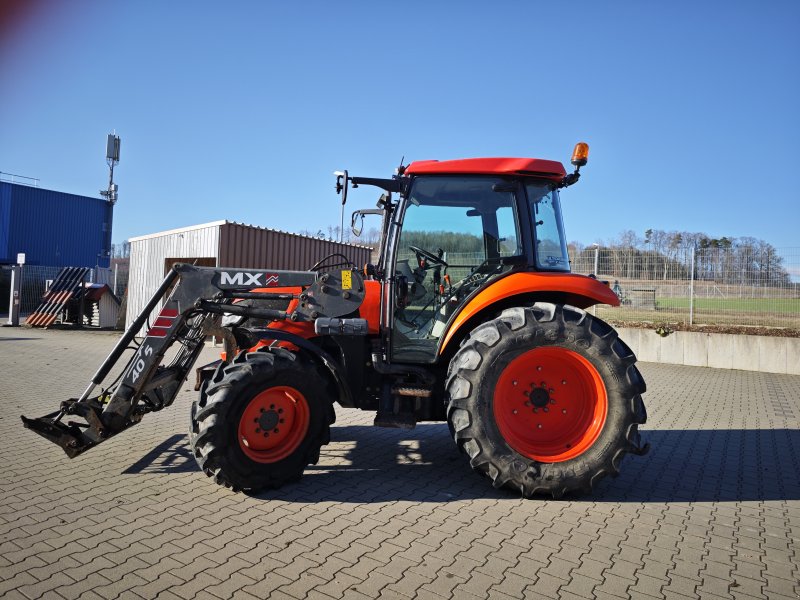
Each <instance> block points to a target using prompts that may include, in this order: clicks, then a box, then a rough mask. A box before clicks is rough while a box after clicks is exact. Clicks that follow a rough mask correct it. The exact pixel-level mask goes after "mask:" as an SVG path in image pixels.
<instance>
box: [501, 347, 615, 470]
mask: <svg viewBox="0 0 800 600" xmlns="http://www.w3.org/2000/svg"><path fill="white" fill-rule="evenodd" d="M607 414H608V394H607V392H606V386H605V384H604V383H603V379H602V378H601V377H600V374H599V373H598V372H597V369H595V368H594V366H593V365H592V363H590V362H589V361H588V360H586V359H585V358H584V357H583V356H581V355H580V354H578V353H576V352H572V351H571V350H567V349H565V348H559V347H555V346H548V347H542V348H534V349H533V350H529V351H527V352H523V353H522V354H520V355H519V356H518V357H517V358H515V359H514V360H512V361H511V362H510V363H509V364H508V366H507V367H506V368H505V369H504V370H503V372H502V373H501V375H500V378H499V379H498V381H497V386H496V387H495V392H494V418H495V422H496V423H497V426H498V428H499V429H500V433H501V434H502V436H503V438H504V439H505V441H506V442H507V443H508V445H509V446H511V447H512V448H513V449H514V450H516V451H517V452H519V453H520V454H522V455H523V456H526V457H528V458H530V459H532V460H536V461H539V462H547V463H554V462H562V461H565V460H570V459H572V458H575V457H577V456H580V455H581V454H583V453H584V452H586V450H588V449H589V448H590V447H591V446H592V444H594V443H595V442H596V441H597V438H598V437H599V436H600V432H601V431H602V430H603V425H604V424H605V422H606V415H607Z"/></svg>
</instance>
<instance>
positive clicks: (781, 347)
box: [617, 327, 800, 375]
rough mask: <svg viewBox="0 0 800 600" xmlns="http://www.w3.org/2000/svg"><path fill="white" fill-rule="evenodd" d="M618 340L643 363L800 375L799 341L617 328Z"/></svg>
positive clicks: (754, 336)
mask: <svg viewBox="0 0 800 600" xmlns="http://www.w3.org/2000/svg"><path fill="white" fill-rule="evenodd" d="M617 331H618V332H619V335H620V337H621V338H622V339H623V340H624V341H625V343H627V344H628V345H629V346H630V347H631V349H632V350H633V351H634V353H635V354H636V357H637V358H638V359H639V360H641V361H644V362H661V363H667V364H672V365H691V366H697V367H714V368H716V369H739V370H742V371H763V372H765V373H785V374H789V375H800V338H785V337H769V336H761V335H733V334H726V333H697V332H690V331H676V332H674V333H671V334H669V335H668V336H666V337H661V336H660V335H658V334H657V333H656V332H655V331H653V330H652V329H633V328H627V327H618V328H617Z"/></svg>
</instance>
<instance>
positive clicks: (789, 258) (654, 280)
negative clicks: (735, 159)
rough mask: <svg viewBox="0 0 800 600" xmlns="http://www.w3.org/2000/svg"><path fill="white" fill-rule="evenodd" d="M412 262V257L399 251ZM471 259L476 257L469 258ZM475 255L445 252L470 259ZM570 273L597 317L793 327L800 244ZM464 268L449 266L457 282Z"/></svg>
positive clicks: (2, 290)
mask: <svg viewBox="0 0 800 600" xmlns="http://www.w3.org/2000/svg"><path fill="white" fill-rule="evenodd" d="M401 254H402V255H401V257H400V258H408V259H410V260H411V263H412V264H413V254H411V253H401ZM476 256H477V255H476ZM476 256H473V255H472V254H470V255H466V254H464V255H462V254H459V255H455V254H453V255H452V256H449V257H448V260H449V261H450V262H451V263H453V264H458V263H459V262H463V263H465V264H472V263H471V262H470V261H474V260H476ZM570 263H571V265H572V271H573V272H574V273H582V274H584V275H589V274H596V276H597V278H598V279H600V280H603V281H607V282H608V284H609V286H611V288H612V289H613V290H614V291H615V292H616V293H617V295H618V296H619V297H620V300H621V305H620V306H617V307H612V306H606V305H601V306H598V307H596V308H595V309H593V310H594V311H595V313H596V314H597V315H598V316H600V317H601V318H603V319H607V320H612V321H616V322H622V323H626V322H627V323H634V322H649V323H680V324H688V325H746V326H761V327H784V328H792V329H800V248H788V249H778V250H775V249H771V248H770V249H769V250H767V251H765V252H761V253H756V252H752V253H751V252H748V251H742V249H741V248H729V249H722V248H708V249H701V250H686V251H681V252H673V253H671V254H669V255H667V254H659V253H652V252H643V251H641V250H638V249H633V248H629V249H625V248H613V249H611V248H603V247H596V248H592V247H590V248H585V249H583V250H582V251H580V252H577V251H574V250H571V251H570ZM60 270H61V268H60V267H46V266H33V265H25V266H24V267H23V269H22V289H21V292H22V294H21V308H20V316H22V317H24V316H26V315H27V314H29V313H31V312H32V311H34V310H35V309H36V307H37V306H38V305H39V303H40V302H41V299H42V295H43V294H44V292H45V290H46V288H47V285H48V282H49V281H52V280H53V279H55V278H56V276H57V275H58V273H59V271H60ZM467 274H468V269H457V268H456V269H453V271H452V273H451V278H452V279H453V281H454V282H455V281H457V280H458V278H459V277H463V276H466V275H467ZM10 275H11V273H10V271H8V270H2V271H0V314H3V315H5V314H7V311H8V301H9V295H10ZM128 277H129V271H128V265H127V264H120V265H114V267H112V268H111V269H100V268H97V269H92V271H91V272H90V275H89V276H88V278H87V281H93V282H98V283H107V284H108V285H109V286H110V287H111V288H112V289H113V290H114V293H115V294H116V296H117V297H118V298H120V299H123V298H124V297H125V294H126V291H127V287H128Z"/></svg>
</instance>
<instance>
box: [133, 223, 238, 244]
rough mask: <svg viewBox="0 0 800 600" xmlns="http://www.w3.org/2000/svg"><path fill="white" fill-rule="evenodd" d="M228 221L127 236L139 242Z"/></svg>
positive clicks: (218, 224) (214, 225)
mask: <svg viewBox="0 0 800 600" xmlns="http://www.w3.org/2000/svg"><path fill="white" fill-rule="evenodd" d="M229 222H230V221H211V222H210V223H202V224H200V225H189V226H188V227H179V228H178V229H168V230H167V231H159V232H157V233H148V234H147V235H140V236H137V237H132V238H128V241H129V242H141V241H142V240H150V239H153V238H157V237H162V236H165V235H173V234H176V233H186V232H187V231H195V230H196V229H207V228H209V227H218V226H220V225H224V224H225V223H229Z"/></svg>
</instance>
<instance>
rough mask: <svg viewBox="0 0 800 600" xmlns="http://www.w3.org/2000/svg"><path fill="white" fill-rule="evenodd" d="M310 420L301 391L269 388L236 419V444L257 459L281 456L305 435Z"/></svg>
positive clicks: (266, 460) (287, 453)
mask: <svg viewBox="0 0 800 600" xmlns="http://www.w3.org/2000/svg"><path fill="white" fill-rule="evenodd" d="M309 420H310V411H309V408H308V402H306V399H305V397H304V396H303V394H301V393H300V392H298V391H297V390H296V389H294V388H292V387H287V386H276V387H272V388H269V389H267V390H264V391H263V392H261V393H260V394H258V395H257V396H256V397H255V398H253V399H252V400H251V401H250V403H249V404H248V405H247V407H246V408H245V409H244V413H242V418H241V419H240V421H239V430H238V439H239V447H240V448H241V449H242V452H244V453H245V454H246V455H247V456H248V458H251V459H252V460H254V461H256V462H260V463H273V462H277V461H279V460H283V459H284V458H286V457H287V456H289V455H290V454H291V453H292V452H294V451H295V450H296V449H297V447H298V446H299V445H300V442H302V441H303V438H305V436H306V433H307V432H308V424H309Z"/></svg>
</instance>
